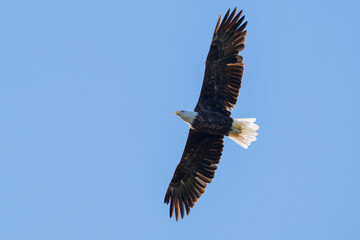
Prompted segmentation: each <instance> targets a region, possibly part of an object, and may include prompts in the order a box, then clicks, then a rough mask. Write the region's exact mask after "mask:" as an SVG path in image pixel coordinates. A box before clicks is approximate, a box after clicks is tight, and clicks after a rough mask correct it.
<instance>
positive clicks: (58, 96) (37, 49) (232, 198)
mask: <svg viewBox="0 0 360 240" xmlns="http://www.w3.org/2000/svg"><path fill="white" fill-rule="evenodd" d="M340 2H341V3H340ZM234 6H238V8H239V9H244V12H245V14H246V19H247V20H248V21H249V24H248V27H247V30H248V37H247V43H246V49H245V50H244V51H243V52H242V55H243V56H244V59H245V64H246V69H245V76H244V78H243V84H242V89H241V92H240V97H239V101H238V104H237V106H236V108H235V110H234V113H233V116H237V117H256V118H257V119H258V120H257V123H258V124H259V125H260V127H261V128H260V130H259V133H260V135H259V138H258V141H257V142H255V143H253V144H252V145H251V147H250V148H249V149H248V150H244V149H242V148H241V147H239V146H238V145H236V144H235V143H233V142H232V141H231V140H229V139H227V140H226V141H225V149H224V154H223V157H222V160H221V163H220V164H219V168H218V170H217V172H216V176H215V179H214V181H213V182H212V183H211V184H210V185H209V186H208V188H207V192H206V194H205V195H204V196H203V197H202V198H201V199H200V201H199V202H198V203H197V204H196V205H195V207H194V208H193V209H192V211H191V214H190V216H189V217H186V218H185V219H184V220H182V221H179V222H178V223H176V222H175V220H174V219H169V217H168V211H169V207H168V206H166V205H164V204H163V198H164V194H165V191H166V188H167V186H168V184H169V181H170V179H171V177H172V175H173V172H174V169H175V167H176V165H177V163H178V161H179V159H180V156H181V154H182V151H183V148H184V145H185V141H186V138H187V131H188V130H187V125H186V124H185V123H184V122H182V121H181V120H180V119H179V118H178V117H176V116H175V115H174V114H173V112H174V111H175V110H182V109H189V110H192V109H193V107H194V106H195V104H196V102H197V99H198V96H199V92H200V87H201V84H202V78H203V73H204V63H205V58H206V55H207V52H208V49H209V44H210V40H211V36H212V33H213V30H214V27H215V24H216V21H217V18H218V17H219V14H220V13H222V14H224V13H225V12H226V10H227V9H228V8H229V7H231V8H233V7H234ZM359 8H360V4H359V2H358V1H355V0H354V1H314V0H303V1H285V0H284V1H279V0H273V1H265V0H263V1H230V0H224V1H215V0H212V1H209V0H206V1H205V0H203V1H165V0H164V1H115V0H113V1H76V0H75V1H74V0H71V1H70V0H65V1H64V0H62V1H2V2H1V4H0V31H1V38H0V149H1V151H0V239H4V240H12V239H19V240H25V239H26V240H28V239H29V240H30V239H35V240H49V239H51V240H56V239H61V240H63V239H66V240H72V239H74V240H78V239H87V240H91V239H108V240H112V239H247V240H249V239H261V240H263V239H266V240H270V239H274V240H279V239H284V240H289V239H291V240H297V239H299V240H304V239H316V240H318V239H327V240H329V239H347V240H352V239H360V229H359V226H360V207H359V203H360V190H359V183H360V174H359V172H360V163H359V160H360V150H359V149H360V148H359V134H360V128H359V117H360V97H359V95H360V94H359V88H360V78H359V76H360V67H359V56H360V48H359V43H360V31H359V30H360V16H359V11H358V10H359Z"/></svg>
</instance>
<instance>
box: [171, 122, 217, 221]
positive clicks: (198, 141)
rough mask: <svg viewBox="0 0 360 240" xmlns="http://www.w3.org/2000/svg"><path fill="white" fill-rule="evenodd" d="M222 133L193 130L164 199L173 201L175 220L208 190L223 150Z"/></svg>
mask: <svg viewBox="0 0 360 240" xmlns="http://www.w3.org/2000/svg"><path fill="white" fill-rule="evenodd" d="M223 138H224V137H223V136H218V135H211V134H208V133H201V132H197V131H194V130H192V129H190V131H189V136H188V139H187V142H186V146H185V149H184V153H183V155H182V157H181V160H180V163H179V164H178V166H177V167H176V170H175V173H174V176H173V178H172V179H171V182H170V184H169V187H168V189H167V192H166V195H165V199H164V202H165V203H166V204H168V203H169V202H170V217H172V215H173V213H174V210H175V216H176V221H177V220H178V219H179V212H180V214H181V218H183V217H184V212H185V210H184V209H186V214H187V215H189V213H190V208H192V207H193V206H194V204H195V203H196V202H197V201H198V200H199V198H200V196H201V195H202V194H203V193H204V192H205V188H206V185H207V184H208V183H210V182H211V180H212V179H213V177H214V175H215V170H216V168H217V166H216V164H217V163H219V160H220V157H221V154H222V150H223V146H224V145H223Z"/></svg>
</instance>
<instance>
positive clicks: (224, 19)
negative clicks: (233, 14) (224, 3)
mask: <svg viewBox="0 0 360 240" xmlns="http://www.w3.org/2000/svg"><path fill="white" fill-rule="evenodd" d="M229 14H230V8H229V10H227V12H226V14H225V16H224V18H223V20H222V22H221V24H220V29H221V30H222V28H223V26H224V24H225V22H226V20H227V18H228V17H229Z"/></svg>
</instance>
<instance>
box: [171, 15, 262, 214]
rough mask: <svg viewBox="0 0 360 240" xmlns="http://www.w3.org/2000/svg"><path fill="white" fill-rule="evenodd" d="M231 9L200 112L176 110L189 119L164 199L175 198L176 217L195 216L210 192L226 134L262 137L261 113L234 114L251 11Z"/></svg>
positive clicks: (220, 29) (215, 47)
mask: <svg viewBox="0 0 360 240" xmlns="http://www.w3.org/2000/svg"><path fill="white" fill-rule="evenodd" d="M235 14H236V8H235V9H234V10H233V11H232V13H231V14H230V9H229V10H228V11H227V13H226V14H225V16H224V19H223V20H222V21H221V15H220V18H219V20H218V22H217V24H216V27H215V31H214V35H213V38H212V41H211V46H210V50H209V54H208V56H207V59H206V68H205V76H204V81H203V85H202V88H201V93H200V97H199V100H198V103H197V105H196V107H195V109H194V111H177V112H175V114H176V115H178V116H179V117H180V118H181V119H182V120H184V121H185V122H186V123H188V124H189V126H190V129H189V135H188V139H187V142H186V146H185V149H184V153H183V155H182V157H181V160H180V163H179V164H178V166H177V167H176V169H175V173H174V176H173V178H172V179H171V182H170V184H169V187H168V189H167V191H166V195H165V199H164V202H165V203H166V204H168V203H170V218H171V217H172V216H173V213H174V210H175V216H176V221H178V220H179V216H181V218H184V214H185V211H186V214H187V215H189V213H190V208H192V207H193V206H194V204H195V203H196V202H197V201H198V200H199V198H200V196H201V195H202V194H203V193H205V188H206V186H207V184H208V183H210V182H211V181H212V179H213V178H214V175H215V170H216V169H217V166H216V165H217V164H218V163H219V161H220V157H221V154H222V150H223V146H224V145H223V143H224V140H223V139H224V136H228V137H229V138H230V139H232V140H233V141H235V142H236V143H237V144H239V145H240V146H242V147H243V148H248V146H249V145H250V143H251V142H252V141H255V140H256V135H257V133H256V130H257V129H259V127H258V125H256V124H255V123H254V122H255V120H256V119H255V118H231V117H230V115H231V111H232V109H233V108H234V106H235V104H236V101H237V97H238V95H239V89H240V86H241V78H242V76H243V71H244V63H243V57H242V56H239V52H240V51H242V50H243V49H244V47H245V36H246V31H245V27H246V24H247V22H244V23H243V21H244V18H245V16H242V17H241V14H242V11H240V12H239V13H238V14H236V16H235Z"/></svg>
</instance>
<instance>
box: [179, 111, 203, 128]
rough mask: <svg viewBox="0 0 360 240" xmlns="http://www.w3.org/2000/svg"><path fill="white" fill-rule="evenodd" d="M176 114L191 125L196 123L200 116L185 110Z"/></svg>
mask: <svg viewBox="0 0 360 240" xmlns="http://www.w3.org/2000/svg"><path fill="white" fill-rule="evenodd" d="M175 114H176V115H178V116H179V117H180V118H181V119H182V120H184V121H185V122H187V123H188V124H190V125H191V124H192V123H193V122H194V120H195V118H196V117H197V115H198V113H197V112H194V111H184V110H181V111H176V112H175Z"/></svg>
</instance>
